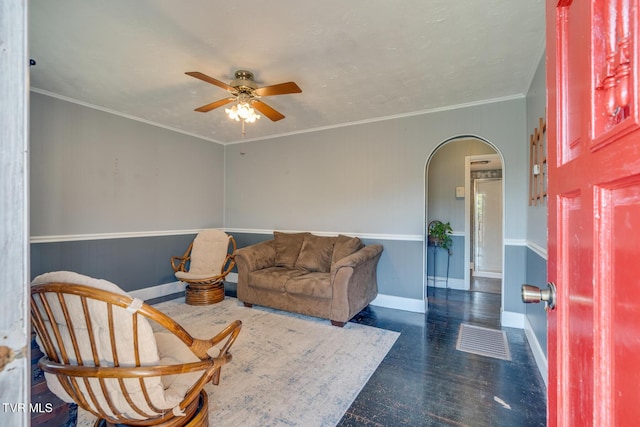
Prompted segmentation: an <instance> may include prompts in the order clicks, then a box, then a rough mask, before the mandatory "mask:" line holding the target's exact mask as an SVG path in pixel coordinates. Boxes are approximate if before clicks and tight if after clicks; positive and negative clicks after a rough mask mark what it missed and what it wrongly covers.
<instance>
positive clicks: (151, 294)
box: [128, 273, 425, 313]
mask: <svg viewBox="0 0 640 427" xmlns="http://www.w3.org/2000/svg"><path fill="white" fill-rule="evenodd" d="M227 279H228V281H229V282H231V283H237V282H238V273H229V275H228V276H227ZM182 291H184V283H182V282H171V283H165V284H164V285H157V286H151V287H148V288H144V289H137V290H135V291H131V292H128V294H129V295H130V296H132V297H133V298H140V299H141V300H149V299H151V298H158V297H163V296H166V295H171V294H175V293H177V292H182ZM371 305H375V306H378V307H385V308H393V309H396V310H403V311H411V312H414V313H424V312H425V305H424V301H423V300H421V299H414V298H404V297H396V296H393V295H383V294H378V296H377V297H376V299H374V300H373V301H372V302H371Z"/></svg>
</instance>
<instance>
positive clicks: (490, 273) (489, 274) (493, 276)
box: [472, 270, 502, 279]
mask: <svg viewBox="0 0 640 427" xmlns="http://www.w3.org/2000/svg"><path fill="white" fill-rule="evenodd" d="M472 276H473V277H488V278H489V279H502V273H497V272H494V271H479V270H473V273H472Z"/></svg>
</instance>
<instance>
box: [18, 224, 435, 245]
mask: <svg viewBox="0 0 640 427" xmlns="http://www.w3.org/2000/svg"><path fill="white" fill-rule="evenodd" d="M213 228H218V227H213ZM221 229H222V230H224V231H225V232H227V233H246V234H273V231H274V230H268V229H253V228H221ZM200 231H202V229H193V230H164V231H125V232H117V233H93V234H67V235H57V236H31V240H30V241H31V243H54V242H78V241H83V240H107V239H128V238H134V237H162V236H179V235H186V234H198V233H199V232H200ZM282 231H284V232H287V233H299V232H301V231H307V230H301V231H298V230H282ZM310 233H312V234H315V235H317V236H337V235H338V234H344V235H345V236H357V237H360V238H361V239H371V240H396V241H409V242H422V241H423V239H424V236H422V235H418V234H376V233H348V232H342V231H311V232H310Z"/></svg>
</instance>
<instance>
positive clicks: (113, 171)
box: [30, 92, 224, 290]
mask: <svg viewBox="0 0 640 427" xmlns="http://www.w3.org/2000/svg"><path fill="white" fill-rule="evenodd" d="M30 112H31V120H30V123H31V138H30V162H31V168H30V170H31V172H30V179H31V182H30V190H31V209H30V212H31V236H32V242H33V243H32V245H31V249H32V252H33V253H32V258H31V263H32V266H31V275H32V277H33V276H35V275H37V274H40V273H42V272H46V271H51V270H59V269H67V270H73V271H77V272H80V273H83V274H88V275H94V276H96V277H101V278H105V279H109V280H112V281H114V282H116V283H118V284H119V285H120V286H122V287H123V288H124V289H126V290H134V289H140V288H145V287H149V286H154V285H157V284H162V283H167V282H171V281H174V280H175V278H174V277H173V272H172V270H171V267H170V264H169V259H170V256H173V255H182V254H183V253H184V251H185V250H186V247H187V246H188V242H189V241H190V240H191V239H192V238H193V230H199V229H203V228H215V227H222V226H223V225H224V216H223V215H224V173H223V171H224V148H223V147H222V146H221V145H219V144H216V143H213V142H208V141H203V140H201V139H198V138H194V137H191V136H187V135H184V134H181V133H177V132H173V131H171V130H167V129H163V128H160V127H157V126H152V125H149V124H145V123H142V122H139V121H136V120H132V119H129V118H125V117H121V116H117V115H114V114H110V113H108V112H104V111H100V110H97V109H94V108H89V107H86V106H82V105H78V104H74V103H71V102H68V101H64V100H61V99H57V98H53V97H50V96H46V95H43V94H39V93H34V92H32V93H31V110H30ZM182 231H184V232H182ZM96 234H98V235H100V236H98V237H96V236H94V235H96ZM138 234H142V235H143V237H139V236H137V235H138ZM167 234H169V235H167ZM123 235H125V236H128V235H133V236H134V237H132V238H122V236H123Z"/></svg>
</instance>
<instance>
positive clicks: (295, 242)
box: [273, 231, 310, 268]
mask: <svg viewBox="0 0 640 427" xmlns="http://www.w3.org/2000/svg"><path fill="white" fill-rule="evenodd" d="M309 235H310V234H309V233H281V232H279V231H274V232H273V238H274V240H275V248H276V267H287V268H294V265H295V263H296V260H297V259H298V254H299V253H300V249H301V248H302V242H303V241H304V238H305V237H306V236H309Z"/></svg>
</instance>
